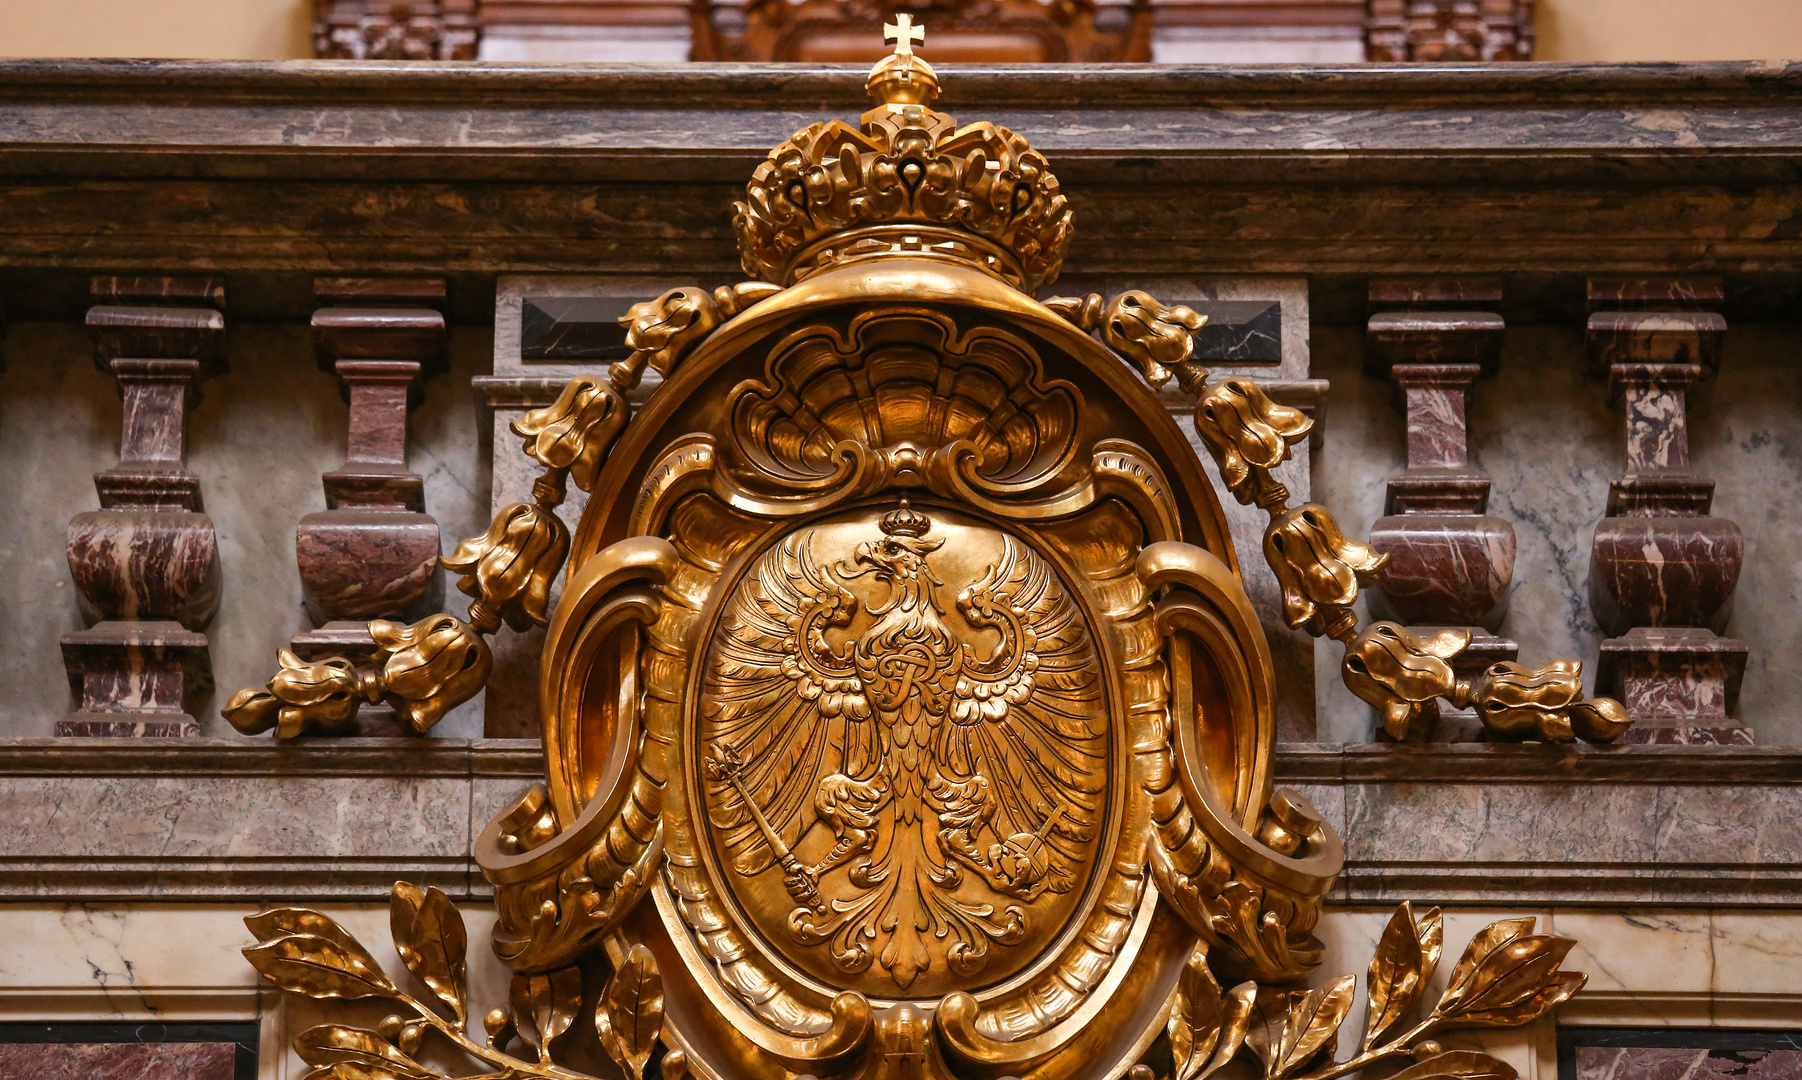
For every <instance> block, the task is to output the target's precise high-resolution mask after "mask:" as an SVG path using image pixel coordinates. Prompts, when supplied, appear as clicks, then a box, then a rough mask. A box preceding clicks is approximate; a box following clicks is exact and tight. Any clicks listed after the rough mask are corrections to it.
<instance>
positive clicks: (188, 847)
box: [0, 739, 1802, 906]
mask: <svg viewBox="0 0 1802 1080" xmlns="http://www.w3.org/2000/svg"><path fill="white" fill-rule="evenodd" d="M542 770H543V760H542V756H541V753H540V750H539V747H538V744H537V742H536V741H535V740H474V741H465V740H455V739H423V740H422V739H317V740H308V741H306V742H303V743H299V744H296V745H293V746H272V745H268V744H266V743H250V742H235V741H227V740H210V739H191V740H182V741H181V742H180V743H179V744H177V743H172V742H166V741H161V740H121V739H82V740H75V739H61V740H55V739H20V740H6V741H0V818H4V819H6V820H10V821H14V822H16V823H17V825H16V827H15V829H14V830H13V833H12V836H13V837H14V839H13V842H12V844H11V845H9V847H8V849H7V850H6V851H5V852H0V898H6V899H9V900H26V899H32V898H38V899H57V898H65V899H87V900H109V901H131V900H167V901H177V900H209V899H212V900H216V899H220V898H225V897H237V896H243V895H256V896H264V897H270V898H282V899H284V900H290V899H291V900H315V899H335V900H373V899H380V898H381V897H383V896H386V895H387V890H388V888H389V886H390V885H392V884H393V882H394V881H395V880H396V878H397V877H402V878H408V879H410V880H418V881H421V882H422V883H425V884H432V885H436V886H437V887H439V888H441V889H443V890H445V892H447V893H449V894H451V895H452V896H456V897H481V896H485V895H487V888H486V886H485V883H484V882H483V881H482V878H481V875H480V873H479V871H478V870H477V869H476V868H475V866H474V864H473V863H472V862H471V860H470V857H469V851H470V845H471V843H472V841H473V838H474V837H476V836H477V835H479V834H480V832H481V830H482V829H483V828H484V827H485V826H486V825H487V824H488V822H489V821H490V820H492V819H493V818H494V817H495V815H496V814H498V813H499V812H500V811H501V810H503V809H504V808H505V807H506V805H507V803H508V802H509V801H510V800H511V799H512V798H513V797H514V796H516V795H517V794H518V793H519V792H520V791H522V790H523V789H524V788H525V787H526V786H527V785H528V784H530V783H532V782H534V781H535V780H537V779H539V778H540V777H541V776H542ZM1277 780H1278V783H1280V784H1284V785H1289V786H1293V787H1295V788H1297V789H1298V790H1299V791H1301V792H1302V793H1303V794H1304V795H1305V796H1306V797H1307V798H1308V799H1309V800H1310V801H1312V802H1313V803H1314V804H1315V805H1316V806H1317V807H1318V808H1319V809H1320V810H1321V812H1322V813H1323V814H1325V815H1326V817H1327V819H1328V820H1329V821H1330V822H1331V823H1332V824H1333V825H1334V827H1335V828H1338V829H1339V830H1340V832H1341V835H1343V836H1345V837H1346V854H1347V864H1346V870H1345V874H1344V876H1343V877H1342V879H1341V881H1340V884H1339V886H1338V887H1337V890H1336V892H1335V893H1334V894H1333V895H1334V899H1335V900H1336V901H1337V902H1341V903H1370V904H1379V903H1389V902H1393V901H1397V900H1402V899H1415V900H1418V901H1421V902H1427V903H1477V904H1481V903H1499V902H1502V901H1504V900H1506V899H1508V898H1516V899H1518V900H1520V901H1523V902H1532V903H1548V904H1549V903H1559V904H1619V903H1632V902H1644V903H1654V902H1683V903H1700V904H1735V905H1748V906H1763V905H1786V904H1789V905H1793V904H1797V903H1799V902H1802V872H1799V871H1797V869H1796V866H1797V865H1798V864H1802V752H1798V751H1793V750H1779V749H1774V748H1757V749H1754V748H1750V747H1714V748H1709V747H1694V746H1632V747H1604V748H1595V747H1587V746H1584V747H1573V748H1565V747H1544V746H1519V745H1499V744H1498V745H1490V744H1454V745H1446V744H1436V745H1431V746H1412V747H1404V746H1396V745H1393V744H1374V743H1373V744H1351V745H1346V746H1338V745H1332V746H1327V745H1313V744H1286V745H1285V746H1284V747H1283V748H1282V749H1281V750H1280V751H1279V752H1278V756H1277Z"/></svg>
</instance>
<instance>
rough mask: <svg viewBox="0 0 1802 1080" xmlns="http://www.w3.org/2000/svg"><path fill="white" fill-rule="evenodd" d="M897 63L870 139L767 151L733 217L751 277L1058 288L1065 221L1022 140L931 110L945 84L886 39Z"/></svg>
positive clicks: (825, 137) (799, 140)
mask: <svg viewBox="0 0 1802 1080" xmlns="http://www.w3.org/2000/svg"><path fill="white" fill-rule="evenodd" d="M890 31H891V33H895V34H897V35H898V36H899V37H900V41H899V43H898V44H897V45H896V48H895V52H894V53H893V54H892V55H890V56H886V57H884V58H883V59H882V60H881V61H880V62H878V63H877V64H876V66H875V67H874V68H872V69H871V70H870V77H869V79H868V81H867V82H866V83H865V89H866V90H868V91H869V94H870V97H871V99H872V100H874V101H875V102H877V105H876V107H875V108H874V109H871V110H870V111H869V112H867V113H864V114H863V120H862V129H861V130H858V129H854V128H852V127H851V126H850V125H849V124H846V123H844V122H842V121H839V120H833V121H831V122H829V123H820V124H810V125H809V126H807V127H805V128H803V129H802V130H800V131H797V132H796V133H795V134H794V135H793V136H792V137H790V138H789V139H788V140H787V141H785V142H784V143H782V145H780V146H778V147H776V148H775V149H774V150H772V151H770V156H769V158H768V160H766V161H764V163H763V164H761V165H759V166H758V167H757V171H756V173H754V174H753V175H752V177H751V182H750V183H749V184H748V185H746V188H745V196H746V197H745V201H744V202H741V203H735V204H734V213H733V219H732V225H733V228H734V230H735V231H736V232H737V233H738V250H739V254H740V255H741V256H742V258H743V260H744V268H745V272H746V273H747V274H751V275H753V276H755V277H758V278H761V279H762V280H764V281H768V282H772V283H774V284H777V285H784V286H786V285H792V284H793V283H795V282H796V281H799V280H801V279H802V278H805V277H807V276H808V275H809V274H812V273H814V272H815V271H817V270H820V269H822V268H824V267H827V266H832V265H837V264H840V263H845V262H850V261H854V260H860V259H864V258H879V257H883V256H888V255H910V256H916V257H917V256H920V255H925V256H928V257H938V258H945V259H954V260H957V261H960V262H966V263H973V264H975V265H977V266H980V267H982V268H983V269H985V270H987V271H989V272H990V273H992V274H995V275H997V276H998V277H1000V278H1001V279H1002V280H1004V281H1006V282H1008V283H1009V284H1011V285H1013V286H1014V287H1016V288H1019V289H1022V290H1024V291H1027V292H1032V291H1033V290H1035V289H1037V288H1038V287H1039V286H1041V285H1045V284H1049V283H1050V282H1052V281H1055V280H1056V279H1057V273H1058V269H1059V267H1060V266H1062V264H1063V261H1064V252H1065V250H1066V249H1067V248H1068V247H1069V245H1070V208H1069V206H1068V205H1066V204H1065V202H1064V196H1063V194H1062V193H1061V192H1060V191H1059V190H1058V186H1057V177H1055V176H1053V175H1052V174H1051V169H1050V166H1049V165H1048V164H1047V163H1046V161H1045V158H1044V156H1043V155H1041V154H1040V153H1039V152H1038V151H1036V150H1034V149H1033V148H1032V147H1031V146H1030V145H1029V144H1028V143H1027V141H1026V140H1025V139H1023V138H1021V137H1020V136H1018V135H1015V134H1014V133H1013V132H1011V131H1009V130H1007V129H1006V128H1004V127H998V126H996V125H994V124H990V123H978V124H971V125H969V126H967V127H964V128H962V129H958V128H957V126H956V121H955V120H953V119H952V118H951V117H949V116H947V115H945V114H944V113H942V112H938V111H937V110H935V109H933V108H932V105H931V103H932V100H933V99H934V98H936V97H937V96H938V92H939V82H938V76H937V75H936V74H935V73H934V72H933V70H932V65H930V64H928V63H927V62H926V61H924V60H922V59H920V58H919V57H918V56H917V55H915V54H914V52H913V50H912V49H911V48H910V47H909V45H910V40H909V33H910V31H911V32H913V33H915V34H917V33H918V31H917V30H913V29H912V28H911V27H910V26H909V25H908V24H907V22H906V21H905V19H903V20H901V24H900V25H899V26H891V27H890Z"/></svg>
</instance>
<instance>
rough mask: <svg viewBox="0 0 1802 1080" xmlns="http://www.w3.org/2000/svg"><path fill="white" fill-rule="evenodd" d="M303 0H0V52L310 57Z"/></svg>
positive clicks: (309, 14)
mask: <svg viewBox="0 0 1802 1080" xmlns="http://www.w3.org/2000/svg"><path fill="white" fill-rule="evenodd" d="M311 34H312V4H311V3H310V2H309V0H0V56H6V57H18V56H129V57H172V58H189V59H204V60H288V59H296V58H301V57H310V56H312V55H313V46H312V42H311Z"/></svg>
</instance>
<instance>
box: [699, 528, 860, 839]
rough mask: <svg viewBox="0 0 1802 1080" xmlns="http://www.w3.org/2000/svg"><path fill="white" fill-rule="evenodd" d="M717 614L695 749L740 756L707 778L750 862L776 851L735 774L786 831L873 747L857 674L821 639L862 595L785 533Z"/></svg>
mask: <svg viewBox="0 0 1802 1080" xmlns="http://www.w3.org/2000/svg"><path fill="white" fill-rule="evenodd" d="M747 585H748V587H747V588H742V589H740V590H738V593H737V595H736V596H735V597H734V599H733V601H732V605H731V609H730V610H729V611H728V612H727V613H726V616H725V618H724V619H723V620H722V621H721V623H720V636H719V638H718V639H717V641H716V642H715V645H714V648H715V653H714V659H713V662H712V663H711V664H709V665H708V671H707V676H706V682H705V685H704V686H703V687H702V697H701V710H702V716H701V721H702V731H703V738H704V740H705V743H704V745H703V747H702V753H703V754H706V755H709V756H713V757H716V758H718V757H721V756H724V752H725V751H727V749H728V748H729V749H730V751H732V752H733V753H732V754H731V756H733V757H735V758H736V759H737V760H738V762H739V763H740V764H737V765H735V766H734V769H733V771H734V772H735V773H736V783H735V782H733V781H732V780H729V779H726V778H724V777H723V776H718V775H710V776H708V777H707V778H706V779H704V780H703V783H705V784H706V785H707V788H708V799H707V805H708V806H709V807H710V809H709V811H708V817H709V819H710V820H711V821H712V822H713V824H714V826H715V827H717V828H719V829H722V830H724V831H725V835H726V845H727V849H728V850H729V851H730V852H731V856H732V864H733V866H734V867H735V868H736V869H737V870H738V871H739V872H741V873H745V874H755V873H757V872H759V871H761V870H764V869H766V868H767V867H769V866H770V864H771V863H772V862H773V861H774V852H772V851H771V850H770V845H769V843H768V842H767V841H766V840H765V838H764V836H763V834H762V831H761V830H760V829H759V828H758V825H757V822H756V820H755V819H754V818H753V816H752V815H751V813H750V808H749V807H747V806H746V805H745V801H744V799H743V798H742V797H741V795H740V792H739V787H740V786H742V787H743V789H744V791H745V792H746V793H748V794H749V795H750V797H751V799H752V800H753V801H754V802H755V803H756V805H757V808H758V809H759V810H760V811H761V812H762V813H763V816H764V818H765V820H766V821H767V822H768V823H769V825H770V826H771V827H772V828H773V829H774V830H775V831H776V832H777V834H778V835H780V836H781V837H782V838H783V840H784V842H785V843H788V844H791V845H792V844H793V843H795V842H796V839H797V837H798V836H799V835H800V834H801V833H802V832H804V831H806V829H807V828H808V827H809V826H810V825H811V824H812V823H813V819H814V813H815V811H814V805H813V802H814V792H815V791H816V789H817V788H818V787H819V782H820V780H821V779H822V778H824V777H826V776H829V775H831V774H833V773H845V774H847V775H849V776H853V777H856V776H858V775H860V774H861V773H863V772H867V771H869V770H870V769H871V768H872V767H873V764H874V758H875V755H876V753H877V749H876V742H875V733H874V730H873V727H874V725H872V724H870V723H869V718H870V706H869V703H868V702H867V701H866V700H865V698H864V695H863V684H862V683H861V681H859V679H858V676H857V671H856V669H855V668H854V667H853V666H852V664H851V661H850V658H849V650H848V649H847V650H846V653H845V655H843V656H841V655H839V654H838V653H837V652H835V651H834V650H833V648H832V646H831V644H830V643H829V642H828V641H827V639H826V631H827V629H828V628H829V627H836V628H842V627H844V626H846V625H848V624H849V623H850V621H851V618H852V616H853V615H854V614H856V612H857V606H858V605H857V600H856V598H855V597H853V596H852V595H851V594H850V593H849V592H847V591H846V590H845V589H844V587H843V586H841V585H839V584H838V582H836V581H834V580H832V579H831V578H830V576H829V575H828V574H826V573H825V572H824V571H823V570H822V569H821V568H820V566H819V564H818V563H817V562H815V560H814V558H813V552H812V534H811V533H802V534H798V535H791V536H789V537H788V538H787V539H785V540H784V541H783V542H782V543H781V544H780V545H778V546H777V547H775V548H773V549H771V550H770V551H769V552H768V553H767V554H766V555H764V557H763V558H762V559H760V560H758V563H757V565H756V566H755V567H754V568H753V569H752V571H751V580H750V581H749V582H747Z"/></svg>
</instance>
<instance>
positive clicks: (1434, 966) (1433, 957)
mask: <svg viewBox="0 0 1802 1080" xmlns="http://www.w3.org/2000/svg"><path fill="white" fill-rule="evenodd" d="M1414 930H1415V933H1416V935H1417V936H1418V937H1419V938H1420V957H1421V963H1420V968H1421V972H1420V981H1421V982H1422V983H1427V982H1431V981H1432V978H1433V972H1435V971H1437V970H1439V950H1440V948H1441V947H1442V946H1443V945H1444V943H1445V916H1443V915H1441V914H1440V913H1439V909H1438V908H1428V909H1427V912H1426V914H1424V915H1422V916H1421V917H1420V918H1419V919H1416V920H1415V922H1414Z"/></svg>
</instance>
